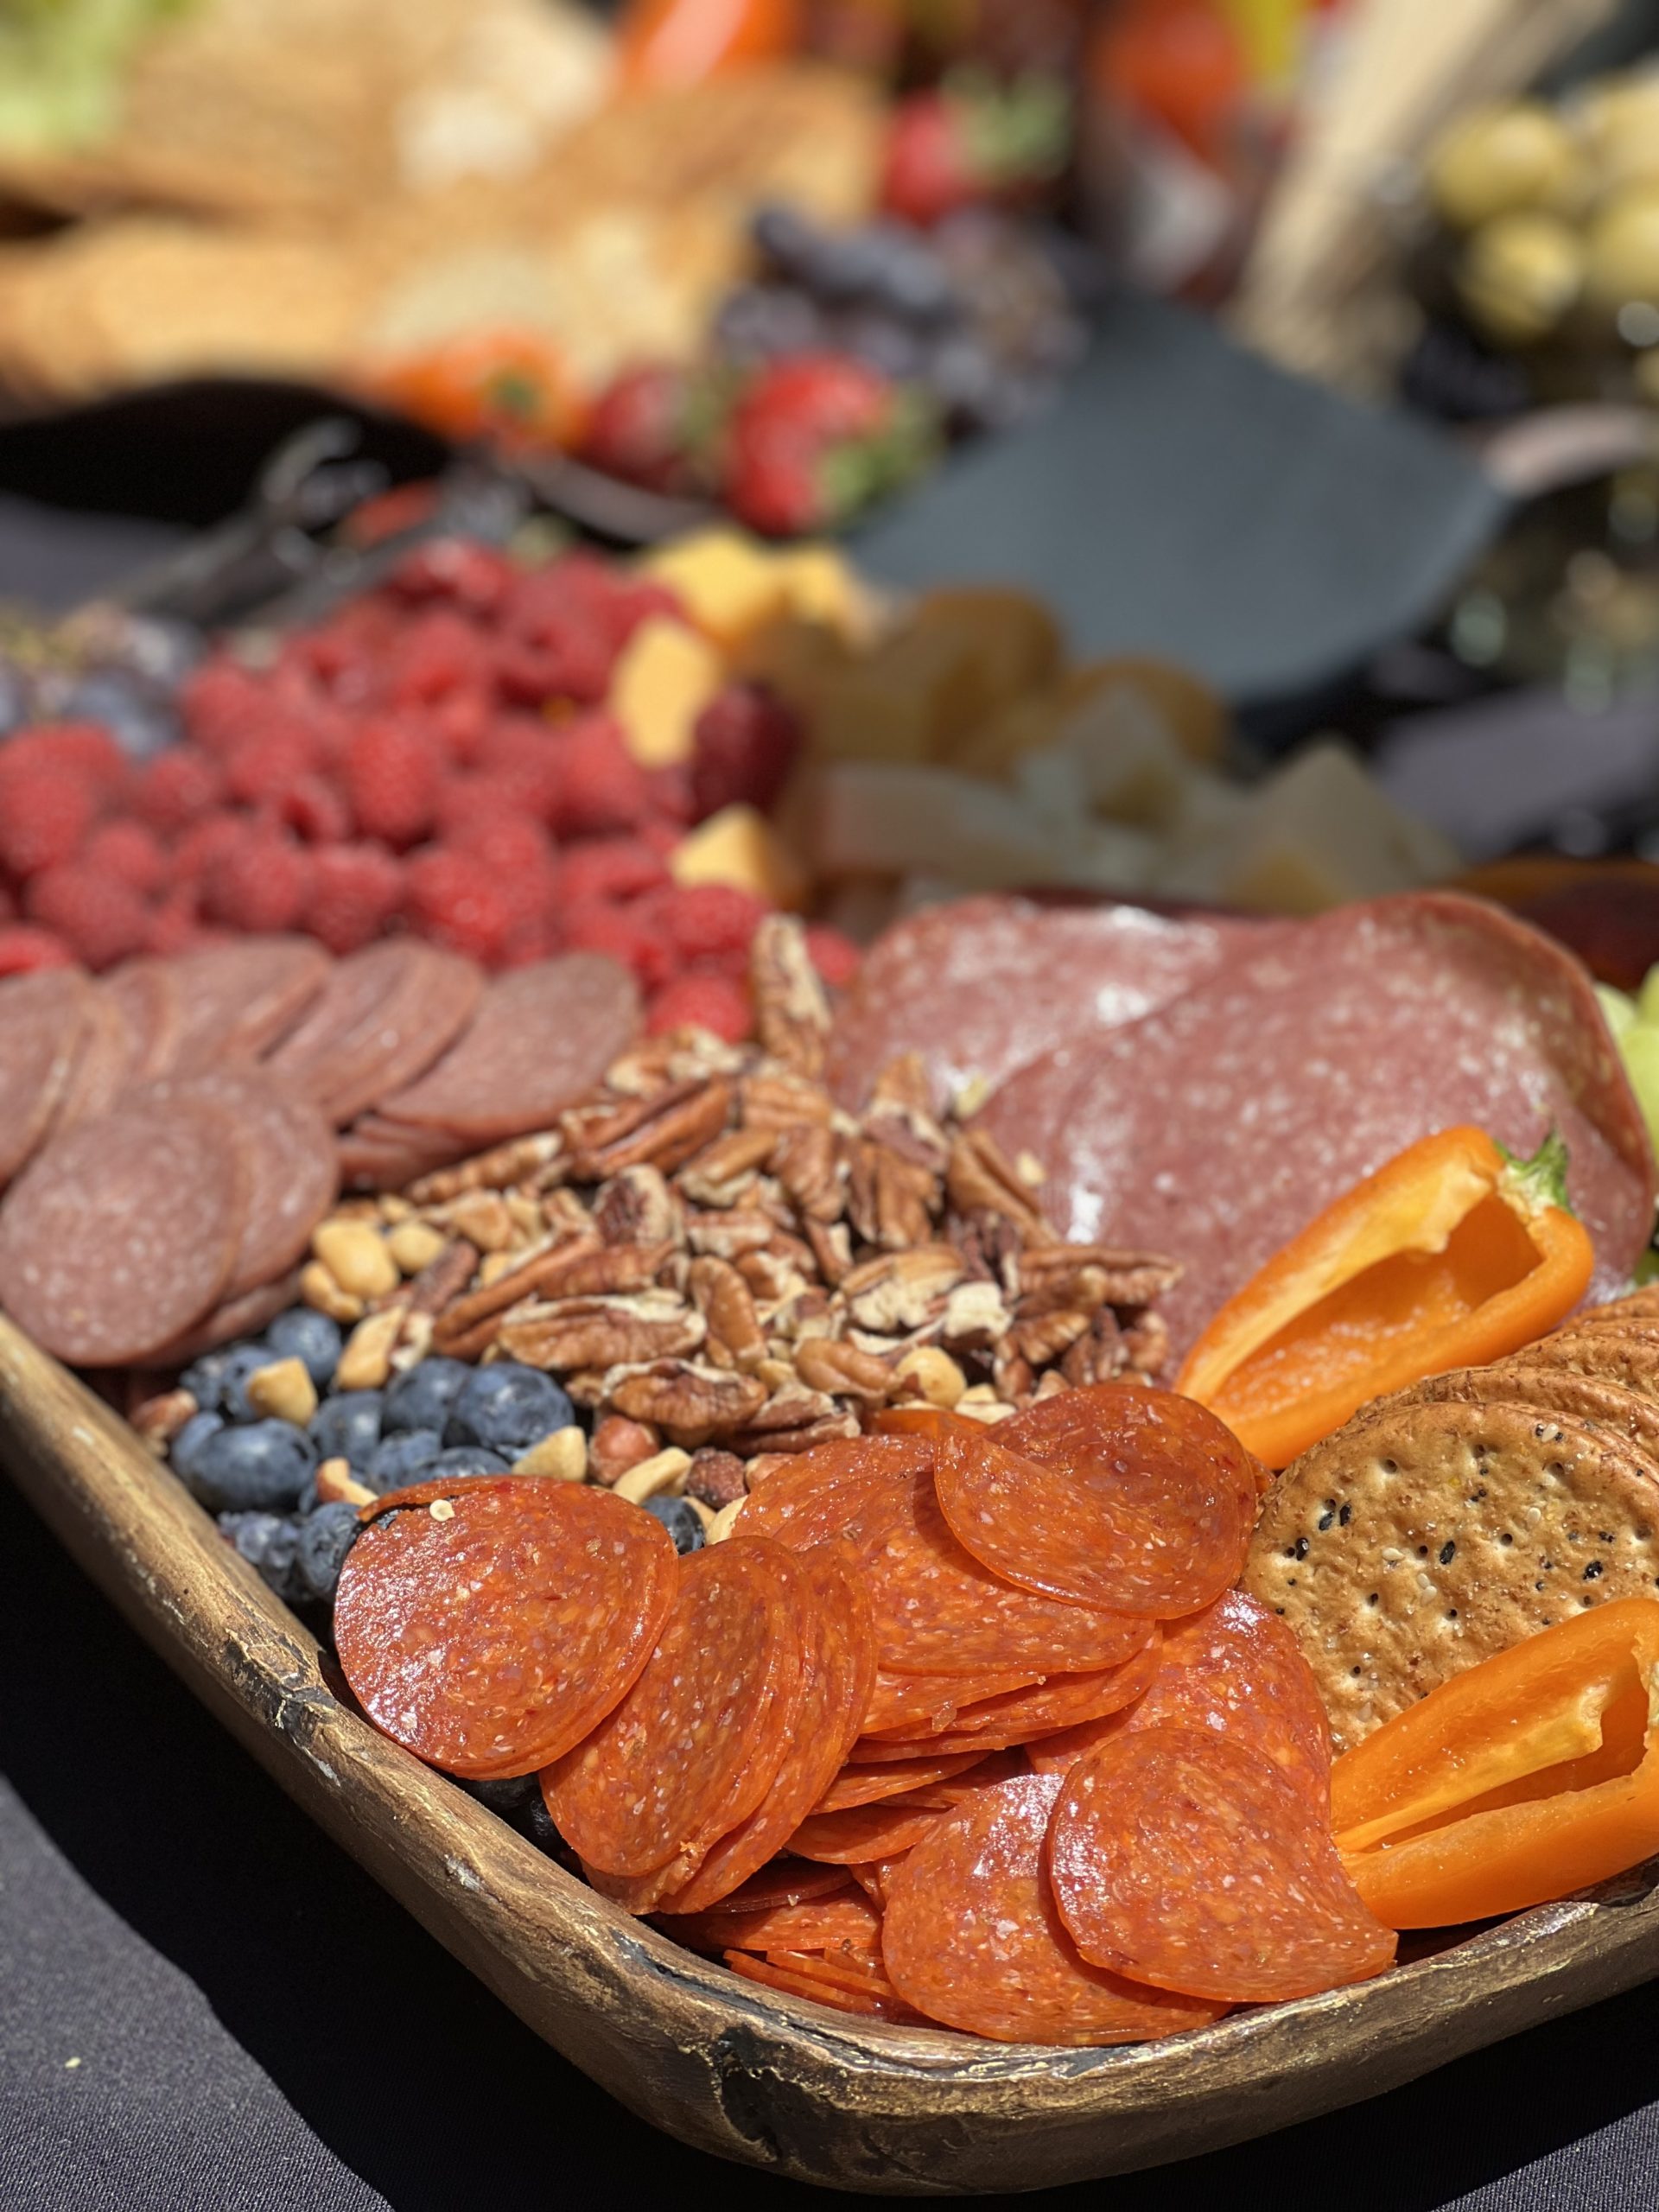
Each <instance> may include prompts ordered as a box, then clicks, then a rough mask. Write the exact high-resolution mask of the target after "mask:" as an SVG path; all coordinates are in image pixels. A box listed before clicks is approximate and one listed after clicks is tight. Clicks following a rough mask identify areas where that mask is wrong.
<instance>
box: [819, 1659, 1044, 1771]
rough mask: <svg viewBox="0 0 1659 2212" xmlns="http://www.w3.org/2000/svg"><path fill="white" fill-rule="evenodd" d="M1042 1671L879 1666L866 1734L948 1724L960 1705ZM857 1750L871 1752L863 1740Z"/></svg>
mask: <svg viewBox="0 0 1659 2212" xmlns="http://www.w3.org/2000/svg"><path fill="white" fill-rule="evenodd" d="M1043 1679H1044V1678H1043V1676H1042V1675H1031V1674H1024V1675H884V1674H882V1673H880V1671H879V1670H878V1672H877V1674H876V1677H875V1688H874V1689H873V1690H872V1691H871V1692H870V1701H869V1703H868V1706H867V1707H865V1710H864V1738H865V1742H866V1743H867V1744H868V1741H869V1739H870V1738H874V1737H876V1736H879V1735H880V1734H883V1733H886V1734H889V1735H902V1736H906V1737H910V1736H921V1735H937V1734H939V1733H942V1732H944V1730H945V1729H947V1728H950V1726H952V1725H953V1724H954V1722H955V1720H956V1717H957V1713H959V1712H960V1711H961V1710H962V1708H963V1707H964V1706H969V1705H976V1704H979V1703H981V1702H982V1700H984V1699H986V1698H989V1697H998V1696H1001V1694H1002V1693H1003V1692H1005V1691H1007V1690H1020V1689H1024V1688H1027V1685H1028V1684H1030V1683H1032V1682H1039V1681H1042V1680H1043ZM856 1756H857V1757H858V1758H866V1757H870V1758H874V1757H875V1756H876V1754H875V1752H874V1751H868V1752H867V1751H866V1750H865V1749H864V1747H863V1746H862V1745H861V1747H860V1749H859V1751H857V1753H856Z"/></svg>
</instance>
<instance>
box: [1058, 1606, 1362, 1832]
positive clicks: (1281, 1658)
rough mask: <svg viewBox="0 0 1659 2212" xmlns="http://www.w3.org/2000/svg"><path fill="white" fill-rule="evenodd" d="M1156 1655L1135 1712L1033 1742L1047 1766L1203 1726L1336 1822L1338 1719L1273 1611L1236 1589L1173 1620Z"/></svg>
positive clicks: (1320, 1815)
mask: <svg viewBox="0 0 1659 2212" xmlns="http://www.w3.org/2000/svg"><path fill="white" fill-rule="evenodd" d="M1157 1656H1158V1664H1157V1667H1156V1670H1155V1674H1154V1679H1153V1681H1152V1682H1151V1684H1150V1686H1149V1687H1148V1688H1147V1692H1146V1694H1145V1696H1144V1697H1142V1698H1141V1700H1140V1701H1139V1702H1138V1703H1137V1704H1136V1705H1135V1707H1134V1709H1133V1710H1132V1711H1126V1712H1124V1713H1122V1714H1120V1715H1118V1716H1116V1717H1115V1718H1114V1719H1106V1720H1097V1721H1096V1722H1094V1723H1092V1724H1091V1725H1089V1726H1083V1727H1079V1728H1076V1729H1071V1730H1068V1731H1066V1732H1065V1733H1064V1734H1063V1735H1058V1736H1052V1737H1050V1738H1047V1739H1046V1741H1045V1742H1042V1743H1039V1744H1033V1745H1032V1747H1031V1752H1030V1758H1031V1763H1032V1764H1033V1766H1034V1767H1035V1768H1037V1770H1038V1771H1039V1773H1049V1772H1055V1773H1058V1772H1064V1770H1065V1768H1067V1767H1068V1766H1070V1765H1071V1764H1072V1763H1073V1762H1074V1760H1076V1759H1077V1758H1080V1757H1082V1756H1084V1755H1086V1754H1087V1753H1088V1752H1089V1751H1091V1750H1092V1749H1093V1748H1094V1746H1095V1745H1096V1744H1097V1743H1103V1742H1105V1741H1106V1740H1107V1739H1108V1738H1109V1737H1111V1736H1112V1735H1114V1734H1116V1733H1118V1732H1122V1731H1125V1730H1141V1729H1146V1728H1195V1729H1197V1730H1198V1731H1199V1732H1201V1733H1204V1734H1206V1735H1215V1736H1224V1737H1226V1738H1227V1739H1228V1741H1229V1742H1230V1743H1235V1744H1242V1745H1244V1746H1245V1748H1246V1749H1247V1750H1249V1751H1256V1752H1259V1753H1260V1754H1261V1756H1262V1758H1266V1759H1269V1760H1271V1761H1272V1763H1273V1764H1274V1766H1276V1767H1277V1768H1278V1769H1279V1771H1280V1772H1281V1774H1282V1775H1283V1776H1284V1777H1285V1778H1286V1780H1287V1781H1288V1782H1290V1783H1293V1784H1294V1787H1295V1788H1296V1789H1298V1790H1299V1791H1300V1794H1301V1795H1302V1796H1303V1797H1304V1798H1306V1801H1307V1803H1308V1805H1309V1807H1310V1808H1312V1810H1313V1814H1314V1815H1315V1817H1316V1818H1317V1819H1319V1821H1324V1822H1325V1823H1326V1824H1327V1825H1328V1824H1329V1821H1330V1816H1331V1724H1330V1722H1329V1721H1328V1720H1327V1719H1325V1707H1324V1705H1323V1704H1322V1703H1321V1701H1320V1699H1319V1685H1318V1684H1317V1682H1315V1681H1314V1679H1313V1669H1311V1668H1310V1667H1309V1665H1308V1663H1307V1662H1306V1659H1305V1658H1304V1657H1303V1656H1302V1650H1301V1646H1300V1644H1299V1643H1297V1641H1296V1638H1295V1637H1294V1635H1293V1634H1292V1632H1291V1630H1289V1629H1288V1628H1287V1627H1286V1625H1285V1624H1284V1622H1283V1621H1281V1619H1280V1618H1278V1616H1277V1615H1276V1614H1275V1613H1274V1612H1273V1611H1271V1610H1270V1609H1269V1608H1268V1606H1266V1605H1261V1604H1259V1603H1258V1602H1257V1600H1256V1599H1254V1598H1251V1597H1248V1596H1246V1594H1245V1592H1243V1591H1242V1590H1230V1591H1229V1592H1227V1594H1226V1596H1225V1597H1224V1598H1218V1599H1217V1600H1216V1603H1215V1604H1214V1605H1211V1606H1208V1607H1206V1609H1205V1611H1203V1612H1201V1613H1196V1614H1194V1615H1193V1616H1192V1618H1191V1619H1190V1620H1185V1621H1174V1622H1172V1623H1171V1624H1170V1625H1169V1627H1168V1628H1167V1630H1166V1631H1165V1635H1164V1641H1163V1644H1162V1647H1161V1649H1160V1651H1159V1653H1158V1655H1157Z"/></svg>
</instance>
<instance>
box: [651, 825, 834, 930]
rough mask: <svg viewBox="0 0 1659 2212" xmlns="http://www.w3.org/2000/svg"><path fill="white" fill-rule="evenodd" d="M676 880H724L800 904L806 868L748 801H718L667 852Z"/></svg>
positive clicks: (782, 902) (778, 901) (776, 901)
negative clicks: (734, 803)
mask: <svg viewBox="0 0 1659 2212" xmlns="http://www.w3.org/2000/svg"><path fill="white" fill-rule="evenodd" d="M668 870H669V874H671V876H672V877H673V879H674V880H675V882H676V883H687V884H690V883H726V884H730V885H731V886H732V887H733V888H734V889H735V890H738V891H751V892H753V893H754V895H755V897H756V898H757V899H766V900H768V901H769V902H770V904H771V905H772V906H787V907H791V908H798V907H802V906H805V904H806V900H807V894H808V893H809V891H810V884H809V883H808V880H807V877H806V871H805V870H804V868H802V866H801V863H800V861H798V859H797V857H796V855H794V854H793V853H792V852H791V850H790V848H789V847H788V846H787V845H786V844H785V842H784V840H783V839H782V838H781V837H780V836H779V834H778V832H777V831H776V830H775V829H773V828H772V824H771V823H770V822H768V821H767V820H766V816H765V815H764V814H760V813H759V812H757V811H756V810H755V809H754V808H753V807H752V806H744V805H737V806H723V807H721V810H720V812H719V813H718V814H711V815H710V816H709V819H708V820H707V821H706V822H703V823H699V824H698V826H697V827H696V829H693V830H692V831H690V834H689V835H688V836H686V837H684V838H683V840H682V841H681V842H680V843H679V844H678V845H677V846H676V847H675V849H674V850H673V852H672V853H671V854H670V855H669V861H668Z"/></svg>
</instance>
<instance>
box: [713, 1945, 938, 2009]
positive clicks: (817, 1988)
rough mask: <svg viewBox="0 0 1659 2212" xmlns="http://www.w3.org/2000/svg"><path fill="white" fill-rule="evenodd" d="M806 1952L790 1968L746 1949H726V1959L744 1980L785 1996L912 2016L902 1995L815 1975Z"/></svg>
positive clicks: (840, 2006)
mask: <svg viewBox="0 0 1659 2212" xmlns="http://www.w3.org/2000/svg"><path fill="white" fill-rule="evenodd" d="M809 1958H810V1954H807V1953H804V1954H803V1955H802V1958H801V1960H800V1961H798V1964H797V1965H796V1967H794V1969H793V1970H791V1968H790V1967H785V1966H780V1965H779V1964H777V1963H776V1962H775V1961H772V1960H771V1959H757V1958H756V1957H754V1956H753V1954H752V1953H750V1952H748V1951H728V1953H727V1954H726V1963H727V1965H728V1967H731V1969H732V1971H733V1973H734V1974H741V1975H742V1976H743V1978H744V1980H746V1981H758V1982H760V1983H762V1984H763V1985H764V1986H765V1987H766V1988H767V1989H780V1990H782V1991H783V1992H784V1993H785V1995H786V1996H790V1997H805V1998H810V1999H811V2001H812V2003H813V2004H815V2005H830V2006H832V2007H833V2008H834V2009H835V2010H836V2012H864V2013H868V2014H869V2015H871V2016H872V2017H874V2018H887V2019H895V2020H906V2021H909V2020H914V2019H915V2018H916V2014H915V2012H913V2011H912V2008H911V2007H910V2006H909V2005H906V2004H905V2003H904V2002H903V2001H902V1999H898V2000H895V1999H892V1998H888V1997H885V1996H882V1995H880V1993H878V1992H877V1991H875V1990H874V1989H870V1990H868V1991H862V1990H851V1989H843V1988H841V1987H839V1986H836V1984H835V1983H833V1982H827V1981H823V1980H817V1979H815V1978H814V1977H813V1976H812V1974H810V1971H809V1970H808V1968H807V1965H806V1961H808V1959H809Z"/></svg>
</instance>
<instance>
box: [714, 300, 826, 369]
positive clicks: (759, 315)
mask: <svg viewBox="0 0 1659 2212" xmlns="http://www.w3.org/2000/svg"><path fill="white" fill-rule="evenodd" d="M715 339H716V340H717V342H718V344H719V346H720V348H721V351H722V352H723V353H727V354H728V355H729V356H730V357H731V358H732V359H734V360H737V361H769V360H772V359H776V358H777V357H778V356H779V354H784V353H809V352H810V351H811V349H812V348H813V347H814V346H817V345H818V344H819V343H820V342H821V341H822V340H823V317H822V316H821V315H820V314H819V313H818V310H817V307H816V306H815V305H814V304H813V302H811V301H810V300H809V299H808V298H806V297H805V296H804V294H802V293H800V292H791V291H788V290H786V289H785V288H784V287H783V286H782V285H780V284H753V285H749V286H747V287H746V288H745V289H743V290H741V291H736V292H734V293H732V294H731V296H729V298H728V299H726V300H724V301H723V302H721V307H720V309H719V311H718V313H717V314H716V315H715Z"/></svg>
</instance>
